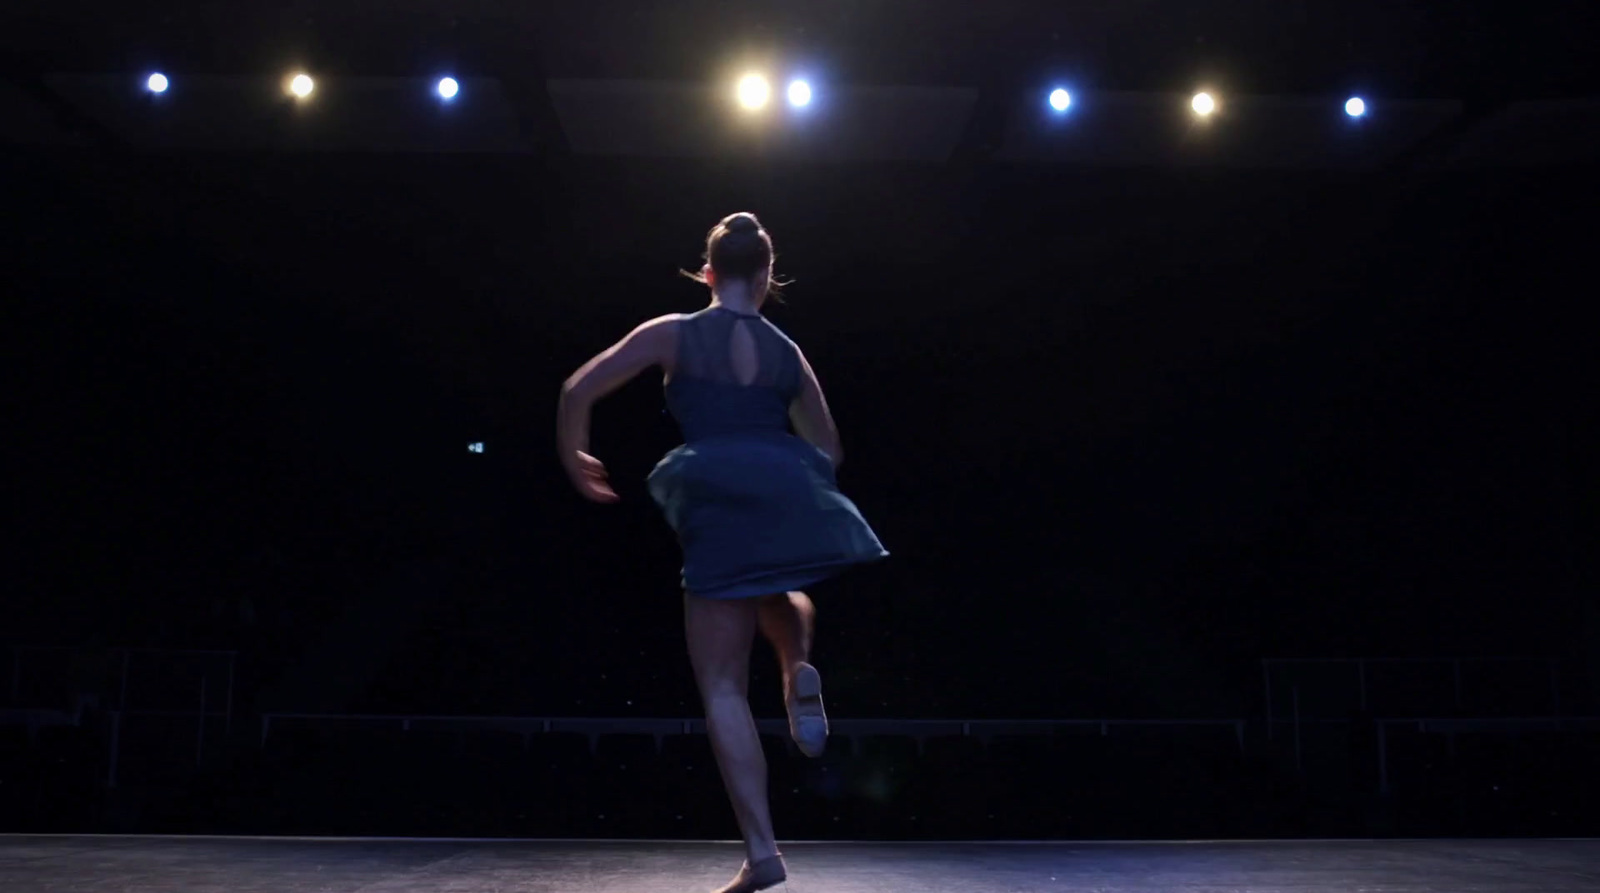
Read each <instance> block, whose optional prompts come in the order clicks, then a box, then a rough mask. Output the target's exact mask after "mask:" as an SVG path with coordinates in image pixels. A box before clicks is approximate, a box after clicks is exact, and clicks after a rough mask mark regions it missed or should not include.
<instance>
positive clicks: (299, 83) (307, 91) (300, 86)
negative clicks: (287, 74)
mask: <svg viewBox="0 0 1600 893" xmlns="http://www.w3.org/2000/svg"><path fill="white" fill-rule="evenodd" d="M315 89H317V82H316V81H313V80H312V79H311V75H309V74H304V73H301V74H297V75H295V76H294V77H292V78H290V79H289V93H290V94H292V95H293V96H294V97H295V98H297V99H305V98H306V97H307V96H310V95H311V91H313V90H315Z"/></svg>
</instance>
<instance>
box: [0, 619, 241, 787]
mask: <svg viewBox="0 0 1600 893" xmlns="http://www.w3.org/2000/svg"><path fill="white" fill-rule="evenodd" d="M9 650H10V651H11V660H10V661H9V662H8V663H9V668H10V680H9V682H10V685H9V690H10V696H11V701H12V703H13V704H19V703H20V702H21V701H22V700H23V697H22V690H23V679H24V675H25V673H24V671H25V668H26V661H25V658H26V656H27V655H30V654H35V655H39V654H54V655H66V656H67V657H68V658H69V661H68V662H69V663H72V662H74V661H73V659H74V658H76V659H81V660H80V661H79V662H80V663H99V662H102V661H103V662H105V663H107V664H108V665H109V667H110V668H113V669H110V670H109V672H110V674H111V676H110V678H103V679H101V680H100V681H99V683H98V684H96V685H95V686H92V687H93V688H94V689H95V690H94V691H91V692H86V691H74V689H75V688H84V687H90V686H82V685H77V684H75V683H74V682H72V681H71V680H67V681H64V682H63V683H62V686H63V692H64V693H67V694H69V695H93V696H94V697H95V698H96V699H103V700H106V701H109V702H111V703H112V704H113V705H114V706H110V707H108V708H106V714H107V715H108V716H109V717H110V733H109V734H110V741H109V745H108V759H107V766H106V784H107V785H108V786H109V787H116V785H117V767H118V762H119V758H120V755H121V739H122V725H123V720H124V718H126V717H130V716H149V717H168V718H176V719H193V720H194V721H195V750H194V755H195V764H196V765H197V766H198V765H200V764H201V763H202V762H203V761H204V759H205V749H206V724H207V722H208V721H209V720H214V719H217V720H221V722H222V734H223V735H224V736H227V735H228V734H229V733H230V732H231V731H232V728H233V712H234V687H235V685H234V683H235V676H236V672H237V664H238V652H236V651H221V650H206V649H177V648H75V647H71V646H48V645H13V646H10V649H9ZM151 658H165V659H167V660H168V661H169V665H170V663H171V662H172V661H194V660H195V659H201V660H202V661H203V662H207V663H214V664H216V665H217V666H214V667H210V668H207V667H201V668H200V670H199V672H198V674H196V675H197V676H198V678H197V679H194V680H192V684H193V686H194V687H193V689H191V692H190V693H189V694H185V695H182V696H180V697H179V698H177V700H188V698H190V697H193V698H194V699H195V700H194V701H193V702H192V703H194V704H195V706H194V708H192V709H191V708H188V707H181V708H159V709H158V708H149V707H140V706H138V705H137V704H130V695H129V687H130V683H132V682H133V681H134V679H135V673H136V672H137V671H138V669H139V663H140V662H141V659H142V660H144V661H148V660H149V659H151ZM68 675H69V676H70V675H73V673H71V672H70V671H69V673H68ZM214 676H216V677H220V678H217V679H214V678H213V677H214ZM168 691H170V687H169V688H168ZM219 697H220V698H221V699H222V705H221V707H220V708H213V707H212V702H213V701H214V700H215V699H216V698H219ZM62 707H65V704H63V705H62ZM84 707H85V704H84V702H83V701H82V700H79V701H78V702H77V703H75V704H74V705H73V707H72V709H71V710H66V709H54V708H42V707H39V706H37V705H34V706H31V707H29V706H19V707H16V708H13V709H12V710H11V711H9V712H10V713H12V714H13V715H15V716H16V717H17V718H19V719H21V720H22V721H23V723H25V724H26V725H27V726H28V734H29V737H30V738H36V737H37V735H38V729H39V727H40V726H43V725H61V724H70V725H80V724H81V723H82V721H83V712H84Z"/></svg>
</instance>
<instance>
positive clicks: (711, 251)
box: [680, 211, 788, 301]
mask: <svg viewBox="0 0 1600 893" xmlns="http://www.w3.org/2000/svg"><path fill="white" fill-rule="evenodd" d="M703 256H704V258H705V261H706V263H708V264H710V265H711V272H713V273H715V274H717V277H718V278H719V279H750V278H753V277H754V276H756V275H757V274H758V273H760V272H761V271H762V270H768V271H769V272H768V273H767V294H768V295H769V296H771V297H772V298H774V299H776V300H779V301H781V300H783V296H782V295H781V294H779V291H780V289H781V288H782V287H783V286H784V285H787V284H788V283H787V282H779V281H778V279H777V277H775V276H773V275H772V273H771V272H770V270H771V264H772V263H773V261H774V260H775V259H776V257H777V255H776V254H774V253H773V250H772V235H771V234H770V233H768V232H767V230H766V228H765V227H763V226H762V225H761V221H759V220H757V219H756V215H754V214H751V213H750V212H748V211H740V212H739V213H737V214H729V215H728V216H727V217H724V218H722V220H721V221H719V222H718V223H717V225H716V226H713V227H712V228H711V232H710V233H709V234H707V235H706V252H705V254H704V255H703ZM680 272H682V273H683V275H685V276H688V277H689V278H690V279H693V280H694V281H696V282H699V283H701V284H709V283H707V282H706V277H705V276H704V275H703V274H701V273H690V272H688V271H687V270H684V271H680Z"/></svg>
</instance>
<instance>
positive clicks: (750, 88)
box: [739, 74, 772, 111]
mask: <svg viewBox="0 0 1600 893" xmlns="http://www.w3.org/2000/svg"><path fill="white" fill-rule="evenodd" d="M771 95H772V88H771V87H770V86H769V85H768V84H767V79H766V78H764V77H762V76H761V75H759V74H747V75H745V76H744V77H743V78H740V79H739V104H740V105H742V106H744V107H745V108H747V109H750V110H752V111H754V110H755V109H759V108H762V107H764V106H765V105H766V104H767V99H768V98H770V97H771Z"/></svg>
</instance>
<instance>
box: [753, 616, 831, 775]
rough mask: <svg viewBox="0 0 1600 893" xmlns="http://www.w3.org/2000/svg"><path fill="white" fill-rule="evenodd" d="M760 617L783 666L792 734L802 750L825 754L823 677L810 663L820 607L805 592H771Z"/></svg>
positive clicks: (784, 696) (762, 629)
mask: <svg viewBox="0 0 1600 893" xmlns="http://www.w3.org/2000/svg"><path fill="white" fill-rule="evenodd" d="M758 619H759V621H760V624H761V632H762V634H763V635H765V636H766V637H767V639H768V640H770V641H771V642H772V648H773V650H774V651H776V652H778V663H779V665H781V666H782V667H783V700H784V704H785V705H786V706H787V708H788V711H789V735H790V737H792V738H794V743H795V745H796V746H798V747H799V748H800V752H801V753H803V754H805V755H806V756H808V757H819V756H822V751H823V749H824V748H826V747H827V745H828V716H827V713H826V711H824V710H823V706H822V677H821V676H820V675H818V673H817V668H816V667H813V666H812V665H811V664H810V663H809V661H810V659H811V638H812V635H813V633H814V631H815V629H816V620H817V608H816V606H815V605H813V604H812V603H811V599H810V598H808V597H807V596H806V594H805V593H804V592H786V593H784V594H782V595H769V596H766V597H765V598H763V599H761V606H760V608H759V609H758Z"/></svg>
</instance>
